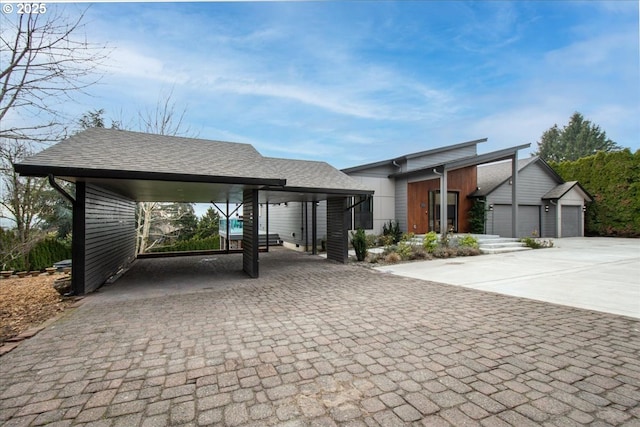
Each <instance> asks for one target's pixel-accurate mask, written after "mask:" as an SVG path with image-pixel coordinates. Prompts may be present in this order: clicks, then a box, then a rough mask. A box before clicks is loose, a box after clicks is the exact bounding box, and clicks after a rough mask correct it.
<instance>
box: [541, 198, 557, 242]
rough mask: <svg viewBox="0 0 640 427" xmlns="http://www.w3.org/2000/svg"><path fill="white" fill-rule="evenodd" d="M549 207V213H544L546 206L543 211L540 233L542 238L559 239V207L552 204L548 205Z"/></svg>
mask: <svg viewBox="0 0 640 427" xmlns="http://www.w3.org/2000/svg"><path fill="white" fill-rule="evenodd" d="M546 205H547V206H549V212H545V211H544V206H543V209H542V213H541V216H542V230H541V232H540V237H558V229H557V217H558V214H557V211H558V207H557V206H556V205H554V204H552V203H548V201H547V203H546Z"/></svg>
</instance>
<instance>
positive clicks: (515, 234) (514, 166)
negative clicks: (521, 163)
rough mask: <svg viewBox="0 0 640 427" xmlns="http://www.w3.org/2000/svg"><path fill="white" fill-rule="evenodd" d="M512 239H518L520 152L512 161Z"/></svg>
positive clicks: (514, 155) (515, 154)
mask: <svg viewBox="0 0 640 427" xmlns="http://www.w3.org/2000/svg"><path fill="white" fill-rule="evenodd" d="M511 237H518V152H517V151H516V152H515V153H513V159H512V160H511Z"/></svg>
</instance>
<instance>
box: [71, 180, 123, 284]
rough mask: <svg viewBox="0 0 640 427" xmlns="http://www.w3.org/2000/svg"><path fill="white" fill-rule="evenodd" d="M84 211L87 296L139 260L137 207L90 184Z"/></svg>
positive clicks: (86, 192)
mask: <svg viewBox="0 0 640 427" xmlns="http://www.w3.org/2000/svg"><path fill="white" fill-rule="evenodd" d="M84 210H85V212H84V254H83V258H84V289H83V293H86V292H91V291H94V290H96V289H97V288H98V287H100V286H101V285H102V284H103V283H104V282H105V281H106V280H107V279H108V278H109V277H111V276H113V275H114V274H116V273H118V271H119V270H121V269H122V268H126V267H127V265H128V264H130V263H131V262H132V261H133V259H134V258H135V245H136V221H135V212H136V204H135V202H134V201H133V200H130V199H127V198H125V197H123V196H120V195H118V194H116V193H113V192H111V191H109V190H106V189H104V188H101V187H99V186H97V185H92V184H87V185H86V186H85V209H84ZM75 233H76V230H75V229H74V234H75Z"/></svg>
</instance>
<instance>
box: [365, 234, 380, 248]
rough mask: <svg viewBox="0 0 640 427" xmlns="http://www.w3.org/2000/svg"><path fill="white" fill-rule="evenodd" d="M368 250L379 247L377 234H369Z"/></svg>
mask: <svg viewBox="0 0 640 427" xmlns="http://www.w3.org/2000/svg"><path fill="white" fill-rule="evenodd" d="M366 238H367V248H373V247H376V246H378V236H376V235H375V234H367V236H366Z"/></svg>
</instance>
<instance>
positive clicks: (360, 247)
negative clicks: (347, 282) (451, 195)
mask: <svg viewBox="0 0 640 427" xmlns="http://www.w3.org/2000/svg"><path fill="white" fill-rule="evenodd" d="M351 245H352V246H353V249H354V250H355V251H356V258H357V259H358V261H364V259H365V258H366V257H367V235H366V233H365V232H364V230H363V229H362V228H358V229H357V230H356V232H355V233H354V232H351Z"/></svg>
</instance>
